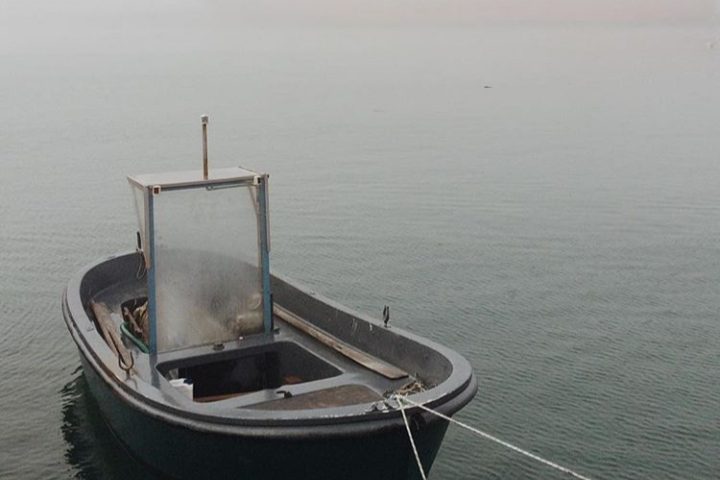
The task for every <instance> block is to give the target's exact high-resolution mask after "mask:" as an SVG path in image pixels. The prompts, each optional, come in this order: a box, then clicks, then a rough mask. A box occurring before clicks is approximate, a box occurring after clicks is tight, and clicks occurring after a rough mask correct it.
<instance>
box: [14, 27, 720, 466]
mask: <svg viewBox="0 0 720 480" xmlns="http://www.w3.org/2000/svg"><path fill="white" fill-rule="evenodd" d="M716 37H717V32H715V31H713V30H712V29H707V28H699V27H697V28H696V27H686V28H670V27H588V28H582V29H581V28H560V27H557V28H549V27H548V28H533V27H514V28H482V29H449V28H448V29H435V30H433V29H416V30H369V29H353V30H332V29H324V30H316V31H310V30H283V31H279V30H257V31H252V32H243V33H234V34H232V35H229V36H228V37H227V39H226V40H227V41H226V42H216V43H215V44H213V45H215V46H212V45H211V46H206V47H203V46H202V42H201V41H198V44H197V45H195V47H193V48H188V49H183V48H178V49H176V50H174V51H172V49H171V51H163V52H157V53H150V51H149V50H148V49H140V48H136V49H133V48H130V49H126V50H125V51H122V52H120V51H118V52H116V53H105V54H99V53H98V54H93V53H79V52H72V51H66V52H63V53H55V54H52V55H51V54H39V53H35V54H20V53H16V54H13V53H4V54H3V55H2V56H1V57H0V63H1V64H2V68H1V69H0V105H2V114H3V122H2V123H3V126H2V128H0V160H1V162H2V164H1V165H2V174H1V175H0V188H1V190H0V200H1V202H0V269H1V270H0V271H2V275H1V276H0V325H2V336H0V358H1V359H2V363H1V364H0V372H1V373H0V378H1V379H2V380H1V383H0V385H1V386H2V388H1V389H0V405H1V406H2V407H1V408H0V477H1V478H43V479H66V478H83V479H100V478H103V479H105V478H107V479H128V478H152V477H150V476H149V475H148V474H147V473H145V472H144V471H143V469H142V467H140V466H138V465H136V464H135V463H134V462H133V460H132V459H131V458H129V457H128V456H127V455H126V454H125V453H124V451H123V450H122V448H121V447H120V446H119V445H118V444H117V443H116V442H115V440H114V439H113V437H112V435H111V434H110V433H109V431H108V429H107V427H106V426H105V425H104V424H103V422H102V420H101V419H100V418H99V416H98V412H97V409H96V407H95V406H94V404H93V403H92V400H91V399H90V398H89V397H88V395H87V393H86V385H85V382H84V380H83V377H82V374H81V372H80V371H79V370H78V367H79V360H78V356H77V352H76V350H75V346H74V344H73V342H72V340H71V339H70V336H69V335H68V333H67V331H66V329H65V326H64V323H63V321H62V314H61V309H60V295H61V293H62V290H63V288H64V285H65V283H66V281H67V280H68V277H69V276H70V275H71V274H72V273H73V272H74V271H76V270H77V269H79V268H80V267H82V266H83V265H85V264H87V263H89V262H91V261H93V260H95V259H96V258H98V257H101V256H104V255H106V254H109V253H113V252H116V251H121V250H126V249H129V248H133V246H134V231H135V219H134V216H133V215H134V213H133V210H132V207H131V199H130V191H129V188H128V187H127V185H126V182H125V179H124V178H125V175H127V174H132V173H144V172H151V171H163V170H169V169H188V168H197V167H199V166H200V134H199V132H200V130H199V128H200V127H199V115H200V114H201V113H209V114H210V115H211V134H210V136H211V139H210V142H211V143H210V153H211V162H212V164H213V165H217V166H220V165H223V166H226V165H237V164H242V165H245V166H248V167H252V168H256V169H260V170H265V171H268V172H269V173H270V174H271V195H272V197H271V198H272V200H271V211H272V228H273V239H272V245H273V252H272V261H273V268H274V269H275V270H276V271H279V272H283V273H285V274H288V275H290V276H292V277H294V278H296V279H298V280H300V281H303V282H305V283H306V284H309V285H311V286H313V287H314V288H316V289H317V290H318V291H321V292H323V293H325V294H327V295H329V296H330V297H332V298H334V299H337V300H340V301H342V302H344V303H346V304H348V305H349V306H352V307H354V308H357V309H360V310H362V311H366V312H369V313H373V314H376V315H379V314H380V312H381V308H382V306H383V305H384V304H390V305H391V307H392V313H393V319H392V322H393V323H394V324H396V325H398V326H402V327H404V328H407V329H409V330H412V331H414V332H417V333H420V334H422V335H425V336H427V337H430V338H432V339H435V340H437V341H439V342H441V343H443V344H446V345H448V346H450V347H452V348H454V349H456V350H458V351H459V352H461V353H462V354H463V355H465V356H466V357H467V358H468V359H469V360H470V361H471V363H472V365H473V367H474V368H475V371H476V372H477V376H478V379H479V383H480V390H479V392H478V395H477V398H476V399H475V400H474V401H473V403H471V404H470V405H469V406H468V407H467V408H466V409H465V410H463V411H462V412H461V413H460V414H459V416H458V418H460V419H461V420H463V421H466V422H468V423H470V424H472V425H476V426H478V427H480V428H483V429H486V430H488V431H490V432H492V433H494V434H497V435H498V436H500V437H502V438H504V439H506V440H508V441H510V442H513V443H515V444H517V445H519V446H522V447H524V448H528V449H531V450H532V451H534V452H536V453H538V454H539V455H542V456H544V457H547V458H549V459H552V460H554V461H557V462H558V463H561V464H564V465H567V466H569V467H571V468H573V469H576V470H578V471H580V472H582V473H584V474H587V475H589V476H591V477H594V478H598V479H600V478H602V479H630V478H653V479H678V478H687V479H712V478H720V381H719V373H720V353H719V350H718V338H720V322H719V319H718V312H720V295H718V293H720V290H719V288H718V286H719V285H720V247H719V243H718V242H719V239H720V221H719V220H720V207H719V205H720V195H719V194H720V157H719V152H720V122H718V112H720V88H718V86H719V85H720V49H714V48H712V44H710V43H709V42H712V41H714V40H715V39H716ZM198 40H200V39H198ZM220 44H222V46H217V45H220ZM140 52H143V53H140ZM486 87H490V88H486ZM169 441H170V440H169ZM432 478H434V479H436V480H440V479H445V480H450V479H475V478H498V479H499V478H502V479H515V478H562V477H561V476H559V475H556V474H555V473H554V472H552V471H550V470H548V469H547V468H545V467H542V466H540V465H537V464H534V463H532V462H531V461H529V460H526V459H524V458H522V457H519V456H518V455H516V454H514V453H512V452H510V451H507V450H505V449H502V448H501V447H497V446H495V445H493V444H489V443H487V442H486V441H484V440H481V439H478V438H475V437H473V436H471V435H470V434H467V433H465V432H463V431H460V430H457V429H455V428H454V427H453V428H451V429H450V431H449V433H448V436H447V439H446V442H445V444H444V446H443V449H442V451H441V453H440V455H439V457H438V459H437V462H436V464H435V467H434V469H433V473H432Z"/></svg>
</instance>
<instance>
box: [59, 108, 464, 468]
mask: <svg viewBox="0 0 720 480" xmlns="http://www.w3.org/2000/svg"><path fill="white" fill-rule="evenodd" d="M203 140H204V143H203V146H204V149H203V150H204V162H203V169H202V170H198V171H194V172H180V173H166V174H149V175H140V176H132V177H129V178H128V180H129V183H130V186H131V190H132V192H133V198H134V201H135V207H136V213H137V217H138V222H139V223H138V226H139V231H138V234H137V238H138V242H137V247H136V249H135V250H134V251H128V252H125V253H121V254H117V255H113V256H109V257H107V258H103V259H101V260H99V261H96V262H94V263H92V264H91V265H89V266H87V267H85V268H84V269H82V270H81V271H80V272H78V273H77V274H75V275H74V276H73V277H72V278H71V279H70V282H69V284H68V286H67V288H66V290H65V293H64V295H63V302H62V305H63V315H64V319H65V322H66V324H67V327H68V330H69V331H70V334H71V336H72V338H73V340H74V341H75V343H76V344H77V348H78V350H79V352H80V359H81V363H82V366H83V370H84V375H85V377H86V379H87V383H88V386H89V390H90V392H91V394H92V396H93V397H94V398H95V400H96V401H97V404H98V407H99V409H100V411H101V412H102V415H103V416H104V418H105V420H106V422H107V424H108V425H109V427H110V428H111V430H112V431H113V433H114V434H115V435H116V436H117V438H118V439H119V440H120V441H121V442H122V444H124V445H125V447H126V448H127V450H128V451H129V452H130V453H131V454H132V455H133V456H134V457H135V458H137V459H138V460H139V461H141V462H143V463H144V464H146V465H147V466H148V467H149V468H151V469H153V470H156V471H157V472H159V473H160V474H161V475H162V476H163V477H171V478H192V479H197V478H218V479H219V478H247V479H266V478H273V479H274V478H283V479H287V478H300V479H343V480H347V479H388V480H390V479H392V480H398V479H419V478H422V474H421V472H420V471H419V467H418V462H417V460H418V458H419V460H420V463H421V464H422V465H423V466H424V469H425V470H428V469H429V468H430V466H431V465H432V463H433V460H434V459H435V456H436V454H437V452H438V449H439V448H440V444H441V442H442V439H443V437H444V434H445V431H446V429H447V426H448V423H447V421H446V420H444V419H442V418H439V417H437V416H435V415H430V414H428V413H427V412H426V411H424V410H422V409H419V408H414V407H413V406H411V405H401V404H400V402H399V400H398V399H399V398H401V396H402V397H404V398H407V399H408V400H412V402H414V403H415V404H421V405H423V406H425V407H428V408H431V409H433V410H435V411H438V412H440V413H442V414H444V415H447V416H451V415H453V414H454V413H455V412H457V411H458V410H459V409H461V408H462V407H463V406H465V405H466V404H467V403H468V402H469V401H470V400H471V399H472V398H473V396H474V395H475V393H476V390H477V384H476V380H475V377H474V375H473V374H472V370H471V367H470V365H469V363H468V362H467V361H466V360H465V359H463V358H462V357H461V356H460V355H459V354H458V353H456V352H454V351H452V350H450V349H448V348H446V347H443V346H441V345H438V344H436V343H434V342H432V341H429V340H426V339H424V338H420V337H418V336H417V335H414V334H411V333H409V332H406V331H404V330H402V329H400V328H397V327H395V326H393V325H392V324H391V322H389V320H390V318H389V309H387V308H386V309H385V310H384V312H383V314H384V318H383V320H377V319H374V318H370V317H368V316H366V315H364V314H361V313H358V312H355V311H352V310H350V309H348V308H346V307H343V306H342V305H339V304H337V303H335V302H333V301H331V300H329V299H327V298H325V297H323V296H322V295H320V294H318V293H316V292H314V291H312V290H311V289H309V288H307V287H303V286H302V285H300V284H299V283H297V282H295V281H291V280H290V279H288V278H286V277H284V276H281V275H278V274H275V273H272V274H271V272H270V263H269V259H270V235H269V217H268V176H267V175H266V174H259V173H256V172H253V171H250V170H247V169H244V168H239V167H237V168H236V167H233V168H222V169H212V170H210V169H209V168H208V163H207V117H203ZM411 440H412V441H411ZM413 443H414V445H413ZM416 453H417V457H418V458H416Z"/></svg>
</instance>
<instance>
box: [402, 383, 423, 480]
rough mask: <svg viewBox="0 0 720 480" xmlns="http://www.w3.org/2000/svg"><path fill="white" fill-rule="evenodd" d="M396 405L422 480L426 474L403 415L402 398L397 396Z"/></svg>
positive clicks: (408, 425) (408, 423)
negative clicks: (398, 407)
mask: <svg viewBox="0 0 720 480" xmlns="http://www.w3.org/2000/svg"><path fill="white" fill-rule="evenodd" d="M397 398H398V405H399V406H400V413H402V417H403V421H404V422H405V430H407V434H408V438H409V439H410V446H411V447H412V450H413V453H414V454H415V461H416V462H417V466H418V470H420V475H421V476H422V479H423V480H427V476H425V469H424V468H423V466H422V462H421V461H420V454H419V453H418V451H417V447H416V446H415V439H414V438H413V436H412V432H411V431H410V422H408V419H407V416H406V415H405V406H404V405H403V402H402V400H401V399H400V397H399V396H398V397H397Z"/></svg>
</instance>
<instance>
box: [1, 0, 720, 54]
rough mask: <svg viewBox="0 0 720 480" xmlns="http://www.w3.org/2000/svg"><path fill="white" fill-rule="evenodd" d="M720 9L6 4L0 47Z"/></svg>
mask: <svg viewBox="0 0 720 480" xmlns="http://www.w3.org/2000/svg"><path fill="white" fill-rule="evenodd" d="M719 12H720V0H283V1H277V0H275V1H274V0H102V1H98V0H65V1H62V2H59V1H57V0H29V1H28V0H0V53H13V52H23V51H34V50H44V49H48V50H53V49H62V48H73V49H79V50H83V49H92V48H93V47H94V46H97V47H98V48H100V46H101V45H102V44H103V42H109V44H116V43H118V42H130V43H132V42H134V41H137V40H138V39H140V40H141V41H147V40H151V39H152V38H153V36H154V35H159V36H163V35H164V36H173V35H174V36H176V38H177V40H178V41H181V42H183V43H185V42H191V41H197V42H202V41H203V37H206V38H207V37H208V36H212V35H213V34H214V32H215V31H217V30H218V29H221V30H233V29H243V28H254V27H257V28H273V27H277V28H290V27H297V28H326V27H330V28H334V27H340V28H345V27H410V28H412V27H427V26H430V27H432V26H438V27H448V26H450V27H452V26H458V27H474V26H483V25H493V24H498V25H501V24H508V23H510V24H512V23H521V24H538V25H543V24H579V25H582V24H608V23H609V24H613V23H625V24H626V23H631V24H632V23H638V24H643V23H663V24H676V23H705V24H711V23H712V24H714V23H716V22H717V21H718V18H720V15H718V13H719ZM192 36H196V37H197V38H195V39H193V38H192Z"/></svg>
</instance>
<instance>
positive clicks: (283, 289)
mask: <svg viewBox="0 0 720 480" xmlns="http://www.w3.org/2000/svg"><path fill="white" fill-rule="evenodd" d="M110 263H111V264H112V265H105V266H103V265H100V266H98V267H97V268H96V269H95V270H97V271H90V272H89V273H88V275H86V277H85V278H84V283H85V284H86V285H87V286H86V287H85V288H81V292H85V295H83V297H84V298H83V303H84V304H85V305H86V310H87V311H88V313H89V314H90V315H89V316H90V318H93V317H94V315H92V311H91V309H90V308H89V305H90V304H91V303H92V302H94V303H99V304H103V305H105V306H107V309H108V311H109V316H110V319H111V321H112V323H113V325H114V328H116V329H117V330H118V331H122V332H123V335H122V343H123V346H124V347H125V348H126V349H127V350H128V351H129V352H131V354H132V356H133V359H134V365H133V372H134V373H135V374H137V375H138V376H139V377H141V378H142V379H144V380H145V381H147V382H148V383H150V384H152V385H153V386H154V387H155V388H158V389H159V390H161V391H162V392H163V394H164V395H165V396H166V397H167V398H169V399H171V401H173V402H174V403H177V404H189V403H192V404H194V405H196V406H201V405H202V406H206V407H208V408H212V409H218V408H219V409H228V408H230V409H236V408H246V409H255V410H312V409H322V408H336V407H344V406H350V405H360V404H369V405H368V408H372V405H374V404H375V403H376V402H378V401H380V400H383V399H384V398H386V396H387V395H389V394H390V393H393V392H405V393H416V392H419V391H422V390H425V389H429V388H432V387H433V386H435V385H437V384H439V383H441V382H442V381H443V380H444V379H445V378H447V377H448V376H449V374H450V373H451V371H452V366H451V364H450V362H449V361H448V360H447V359H446V358H444V357H443V356H442V355H440V354H439V353H438V352H436V351H435V350H433V349H430V348H428V347H426V346H424V345H422V344H420V343H416V342H414V341H412V340H410V339H407V338H405V337H404V336H401V335H396V334H395V332H394V331H393V327H385V326H383V325H382V324H381V323H380V322H379V321H374V322H373V321H369V320H368V319H363V318H362V316H361V315H359V314H355V313H354V312H352V313H349V312H347V311H346V310H344V309H338V308H337V306H335V305H330V304H328V303H327V301H326V300H325V299H323V298H322V297H320V296H318V295H317V294H314V293H312V292H306V291H304V290H301V289H299V288H298V287H296V286H295V285H293V284H291V283H288V281H287V280H286V279H283V278H278V277H273V291H274V297H275V299H276V300H275V306H274V309H273V331H272V333H271V334H264V333H258V334H250V335H247V336H241V337H239V338H237V339H234V340H231V341H225V342H217V343H213V344H205V345H197V346H192V347H188V348H180V349H176V350H171V351H167V352H161V353H157V354H156V355H150V354H148V353H146V352H143V349H142V348H141V347H140V345H139V343H140V342H139V339H137V338H133V336H132V335H131V334H129V333H128V331H127V330H126V329H122V328H121V325H122V324H123V322H124V320H123V315H122V309H123V306H126V305H128V302H130V303H132V304H133V305H137V304H141V303H143V302H144V301H145V299H146V298H147V293H146V284H145V282H144V281H143V280H142V279H137V278H136V276H135V271H136V270H137V264H138V256H137V255H136V254H127V255H125V256H121V257H117V258H115V259H113V260H111V261H110ZM108 275H111V276H112V277H116V278H114V279H110V278H108ZM96 276H100V277H102V280H103V281H105V282H108V281H109V285H108V283H106V284H105V285H106V287H105V288H103V289H102V290H100V291H97V292H94V290H95V289H96V288H97V287H95V288H93V285H97V279H96V278H95V277H96ZM128 278H130V279H132V280H130V281H128V280H127V279H128ZM286 307H287V308H286ZM291 308H292V309H293V310H290V309H291ZM305 315H308V316H309V317H310V318H308V317H305ZM323 320H324V322H323ZM95 321H96V322H97V319H96V320H95ZM96 333H97V335H98V338H99V339H100V340H102V333H101V329H100V328H97V329H96ZM106 343H107V342H106Z"/></svg>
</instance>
